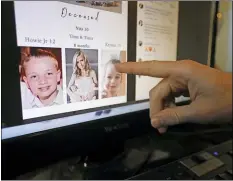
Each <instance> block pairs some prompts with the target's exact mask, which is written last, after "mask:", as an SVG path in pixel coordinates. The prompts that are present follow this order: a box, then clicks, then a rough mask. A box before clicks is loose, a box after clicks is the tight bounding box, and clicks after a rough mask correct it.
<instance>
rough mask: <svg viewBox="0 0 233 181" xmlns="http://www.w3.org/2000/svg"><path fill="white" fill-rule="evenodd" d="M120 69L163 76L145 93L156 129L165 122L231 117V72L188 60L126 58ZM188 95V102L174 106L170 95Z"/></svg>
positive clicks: (204, 120) (225, 120)
mask: <svg viewBox="0 0 233 181" xmlns="http://www.w3.org/2000/svg"><path fill="white" fill-rule="evenodd" d="M116 68H117V71H119V72H121V73H129V74H137V75H145V76H151V77H159V78H163V79H162V81H161V82H159V83H158V84H157V85H156V86H155V87H154V88H153V89H152V90H151V91H150V93H149V97H150V119H151V124H152V126H153V127H155V128H157V129H158V130H159V132H160V133H163V132H166V129H167V126H170V125H175V124H180V123H185V122H192V123H220V122H227V121H232V74H231V73H225V72H222V71H219V70H217V69H213V68H210V67H208V66H205V65H202V64H199V63H197V62H194V61H191V60H182V61H176V62H174V61H145V62H137V63H136V62H127V63H121V64H117V65H116ZM181 95H184V96H187V95H188V96H190V99H191V104H190V105H185V106H178V107H176V106H175V104H174V98H175V97H179V96H181Z"/></svg>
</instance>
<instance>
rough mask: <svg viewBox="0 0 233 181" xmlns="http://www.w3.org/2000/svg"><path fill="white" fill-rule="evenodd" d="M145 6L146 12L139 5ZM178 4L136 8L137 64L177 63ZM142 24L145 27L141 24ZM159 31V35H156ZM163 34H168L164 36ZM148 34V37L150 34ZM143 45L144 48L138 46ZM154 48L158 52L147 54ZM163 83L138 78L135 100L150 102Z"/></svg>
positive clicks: (158, 3) (153, 3)
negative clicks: (153, 62)
mask: <svg viewBox="0 0 233 181" xmlns="http://www.w3.org/2000/svg"><path fill="white" fill-rule="evenodd" d="M140 3H141V4H143V8H142V9H141V8H140V7H139V4H140ZM178 5H179V4H178V2H170V1H167V2H166V1H138V8H137V48H136V50H137V56H136V57H137V61H139V59H142V61H148V60H174V61H175V60H176V55H177V33H178V10H179V6H178ZM140 20H142V21H143V26H140V25H139V21H140ZM155 29H156V31H155ZM164 30H165V31H166V32H167V33H164ZM148 32H149V33H148ZM139 41H142V42H143V46H138V42H139ZM146 47H147V48H148V47H152V48H153V49H154V50H155V51H151V52H145V48H146ZM160 80H161V79H159V78H151V77H147V76H136V94H135V99H136V100H144V99H148V98H149V91H150V90H151V89H152V88H153V87H154V86H155V85H157V84H158V83H159V81H160Z"/></svg>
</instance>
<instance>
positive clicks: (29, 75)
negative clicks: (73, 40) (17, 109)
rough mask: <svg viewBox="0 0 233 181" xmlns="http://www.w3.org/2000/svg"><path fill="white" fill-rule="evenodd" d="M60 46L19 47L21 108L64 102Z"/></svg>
mask: <svg viewBox="0 0 233 181" xmlns="http://www.w3.org/2000/svg"><path fill="white" fill-rule="evenodd" d="M61 64H62V63H61V49H60V48H37V47H21V61H20V64H19V72H20V84H21V87H20V88H21V101H22V107H23V109H30V108H40V107H46V106H53V105H60V104H63V103H64V100H63V90H62V65H61Z"/></svg>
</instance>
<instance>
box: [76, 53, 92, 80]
mask: <svg viewBox="0 0 233 181" xmlns="http://www.w3.org/2000/svg"><path fill="white" fill-rule="evenodd" d="M79 56H82V57H83V59H84V63H85V66H84V70H85V71H86V76H90V71H91V66H90V64H89V61H88V59H87V56H86V55H85V54H84V53H83V52H82V51H81V50H80V51H77V52H76V53H75V54H74V57H73V67H74V73H75V74H76V75H77V76H78V77H79V76H82V72H81V69H80V68H79V67H78V62H77V59H78V57H79Z"/></svg>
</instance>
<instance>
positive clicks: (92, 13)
mask: <svg viewBox="0 0 233 181" xmlns="http://www.w3.org/2000/svg"><path fill="white" fill-rule="evenodd" d="M136 4H137V11H135V12H136V13H137V19H136V21H137V22H135V25H132V26H131V25H129V22H128V21H129V18H130V16H131V15H130V14H128V5H129V3H128V2H127V1H15V2H14V18H15V27H16V28H15V34H16V37H17V38H16V39H17V42H16V45H15V46H17V47H18V48H19V51H20V53H19V55H20V56H19V57H18V70H19V78H18V80H19V84H20V88H19V91H20V94H21V107H22V118H21V121H19V123H18V124H17V125H14V126H8V127H4V128H3V129H2V139H8V138H13V137H17V136H23V135H27V134H31V133H36V132H40V131H45V130H49V129H53V128H59V127H63V126H68V125H73V124H77V123H83V122H87V121H93V120H95V121H98V119H102V118H105V117H109V116H116V115H120V114H126V113H129V112H134V111H140V110H144V109H148V108H149V103H148V99H149V90H150V89H151V88H152V87H153V86H155V85H156V84H157V83H158V82H159V81H160V79H156V78H149V77H139V76H138V77H134V78H132V77H131V78H127V75H126V74H122V73H119V72H117V71H116V69H115V67H114V65H115V64H116V63H120V62H127V59H128V57H129V56H128V51H127V50H128V49H129V48H130V49H132V48H131V47H130V46H131V42H128V40H129V38H128V36H129V34H130V33H131V32H133V31H136V33H135V34H136V37H134V39H135V42H136V47H133V49H134V50H135V51H133V52H134V53H135V55H136V56H135V57H136V59H135V60H133V61H141V60H153V59H157V60H176V46H177V45H176V44H177V28H178V2H168V3H165V2H164V3H161V2H154V3H153V2H144V1H138V2H136ZM3 33H4V32H3ZM3 36H4V35H3ZM167 50H169V51H167ZM131 54H132V52H131ZM130 61H132V60H130Z"/></svg>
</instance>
